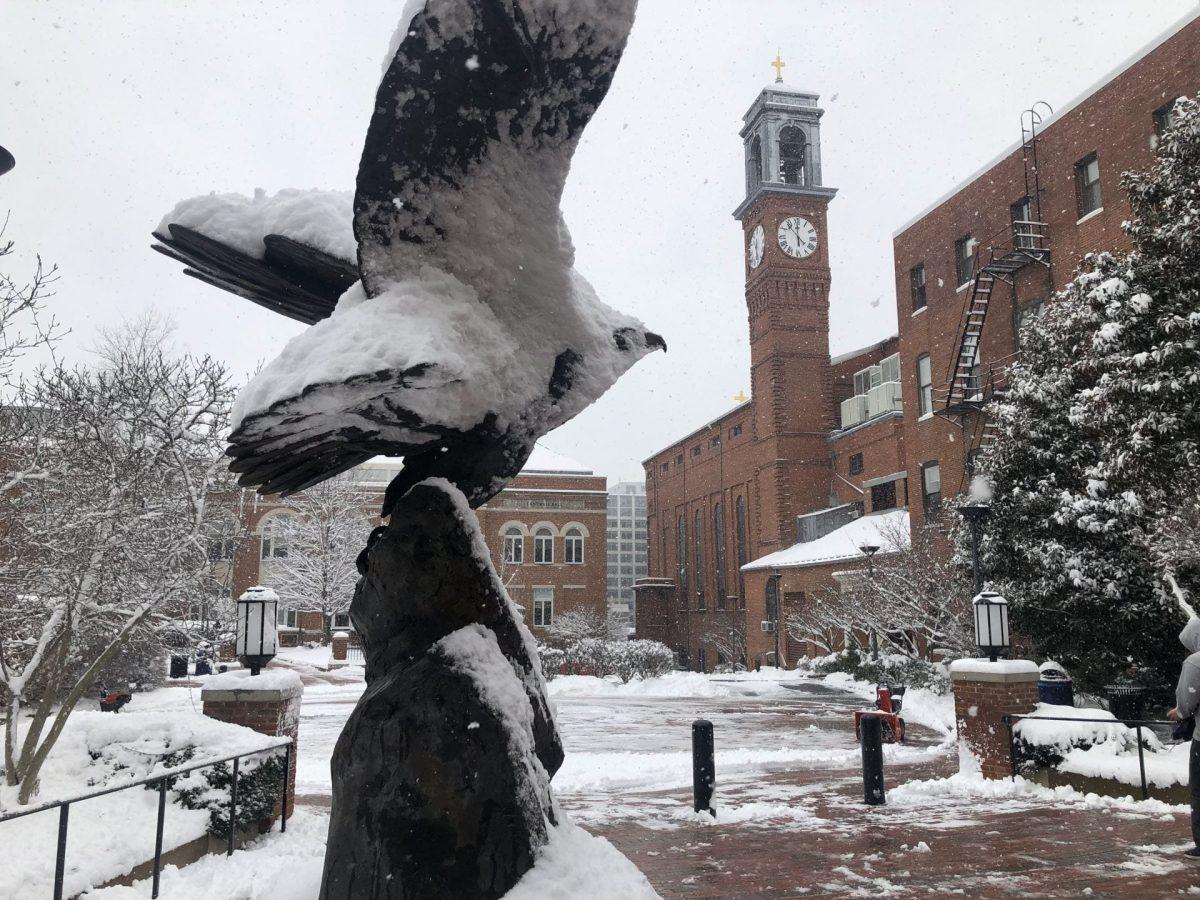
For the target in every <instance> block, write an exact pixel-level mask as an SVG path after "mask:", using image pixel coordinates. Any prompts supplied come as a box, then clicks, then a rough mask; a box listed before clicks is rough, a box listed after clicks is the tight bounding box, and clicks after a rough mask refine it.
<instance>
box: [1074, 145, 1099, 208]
mask: <svg viewBox="0 0 1200 900" xmlns="http://www.w3.org/2000/svg"><path fill="white" fill-rule="evenodd" d="M1075 190H1076V193H1077V194H1078V195H1079V218H1081V219H1082V218H1083V217H1084V216H1086V215H1087V214H1088V213H1092V212H1095V211H1096V210H1098V209H1100V207H1102V206H1103V205H1104V198H1102V197H1101V196H1100V159H1099V158H1098V157H1097V156H1096V154H1095V153H1089V154H1088V155H1087V156H1085V157H1084V158H1083V159H1081V160H1080V161H1079V162H1077V163H1075Z"/></svg>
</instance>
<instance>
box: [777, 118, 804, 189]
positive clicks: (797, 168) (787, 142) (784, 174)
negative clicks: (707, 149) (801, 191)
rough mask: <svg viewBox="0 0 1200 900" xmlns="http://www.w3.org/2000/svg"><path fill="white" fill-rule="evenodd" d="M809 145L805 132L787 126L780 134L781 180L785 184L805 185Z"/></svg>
mask: <svg viewBox="0 0 1200 900" xmlns="http://www.w3.org/2000/svg"><path fill="white" fill-rule="evenodd" d="M806 151H807V143H806V141H805V140H804V132H803V131H801V130H800V129H799V128H797V127H796V126H795V125H785V126H784V127H783V128H782V129H781V130H780V132H779V180H780V181H782V182H783V183H784V184H805V183H806V178H805V171H804V157H805V154H806Z"/></svg>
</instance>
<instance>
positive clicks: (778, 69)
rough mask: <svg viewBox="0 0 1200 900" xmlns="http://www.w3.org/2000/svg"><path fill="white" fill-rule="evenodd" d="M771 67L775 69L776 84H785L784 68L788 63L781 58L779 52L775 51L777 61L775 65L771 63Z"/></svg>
mask: <svg viewBox="0 0 1200 900" xmlns="http://www.w3.org/2000/svg"><path fill="white" fill-rule="evenodd" d="M771 65H772V66H773V67H774V69H775V83H776V84H783V68H784V66H786V65H787V63H785V62H784V61H783V59H782V58H781V57H780V56H779V51H778V50H776V51H775V61H774V62H773V63H771Z"/></svg>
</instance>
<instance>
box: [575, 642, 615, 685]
mask: <svg viewBox="0 0 1200 900" xmlns="http://www.w3.org/2000/svg"><path fill="white" fill-rule="evenodd" d="M617 643H618V642H617V641H604V640H600V639H599V638H585V639H584V640H582V641H577V642H576V643H574V644H572V645H571V646H570V647H568V648H567V659H568V660H569V661H570V663H571V665H572V666H575V667H578V668H580V669H582V670H583V671H584V672H586V673H587V674H589V675H595V676H596V677H597V678H607V677H608V676H609V675H612V674H613V668H614V666H615V664H616V658H615V657H616V652H617V651H616V649H615V647H616V644H617Z"/></svg>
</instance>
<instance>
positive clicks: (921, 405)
mask: <svg viewBox="0 0 1200 900" xmlns="http://www.w3.org/2000/svg"><path fill="white" fill-rule="evenodd" d="M917 413H918V415H919V416H920V417H921V418H925V416H931V415H933V361H932V360H931V359H930V358H929V354H928V353H922V354H921V355H920V356H918V357H917Z"/></svg>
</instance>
